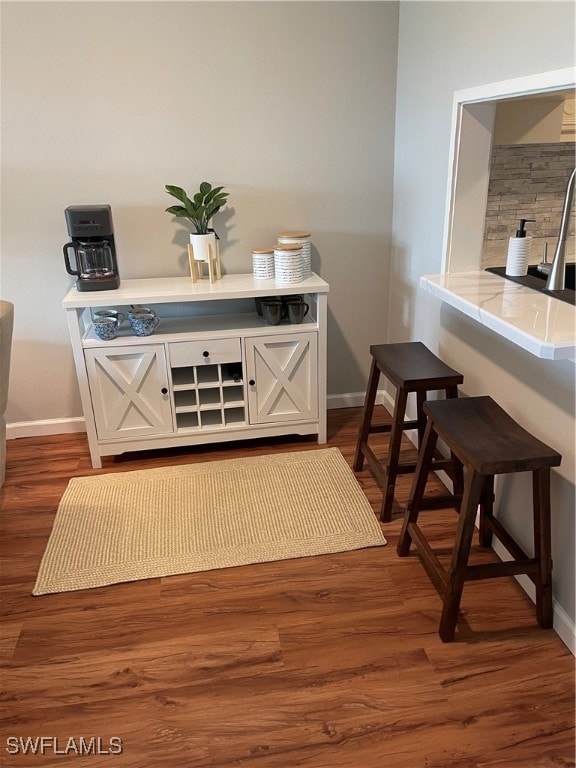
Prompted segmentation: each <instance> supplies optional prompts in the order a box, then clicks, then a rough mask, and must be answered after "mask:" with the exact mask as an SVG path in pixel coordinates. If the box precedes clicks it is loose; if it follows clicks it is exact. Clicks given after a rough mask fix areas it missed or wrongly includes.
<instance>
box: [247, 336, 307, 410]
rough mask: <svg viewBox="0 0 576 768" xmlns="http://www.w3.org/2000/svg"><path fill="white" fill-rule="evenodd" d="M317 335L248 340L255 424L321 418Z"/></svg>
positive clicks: (250, 398)
mask: <svg viewBox="0 0 576 768" xmlns="http://www.w3.org/2000/svg"><path fill="white" fill-rule="evenodd" d="M316 350H317V334H316V333H295V334H286V335H283V336H256V337H254V338H247V339H246V374H247V375H246V378H247V379H248V406H249V414H250V423H251V424H264V423H271V422H284V421H298V420H299V419H315V418H317V417H318V383H317V360H318V356H317V351H316Z"/></svg>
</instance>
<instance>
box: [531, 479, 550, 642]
mask: <svg viewBox="0 0 576 768" xmlns="http://www.w3.org/2000/svg"><path fill="white" fill-rule="evenodd" d="M532 492H533V500H534V556H535V557H536V558H538V560H539V563H540V569H539V572H538V574H537V577H536V618H537V620H538V624H540V626H541V627H543V628H544V629H548V628H550V627H551V626H552V624H553V619H554V613H553V605H552V547H551V534H550V468H549V467H546V468H544V469H536V470H534V471H533V472H532Z"/></svg>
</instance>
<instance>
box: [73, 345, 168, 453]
mask: <svg viewBox="0 0 576 768" xmlns="http://www.w3.org/2000/svg"><path fill="white" fill-rule="evenodd" d="M84 354H85V358H86V368H87V371H88V382H89V384H90V392H91V396H92V405H93V408H94V417H95V421H96V430H97V432H98V438H99V439H100V440H112V439H117V438H119V437H120V438H121V437H133V436H137V435H159V434H166V433H170V432H173V423H172V407H171V404H170V395H169V385H168V367H167V364H166V356H165V352H164V345H163V344H158V345H152V344H151V345H142V346H134V347H129V346H124V347H111V348H109V349H90V350H85V352H84Z"/></svg>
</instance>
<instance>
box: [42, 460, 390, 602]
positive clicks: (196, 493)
mask: <svg viewBox="0 0 576 768" xmlns="http://www.w3.org/2000/svg"><path fill="white" fill-rule="evenodd" d="M383 544H386V540H385V539H384V536H383V535H382V532H381V530H380V526H379V524H378V522H377V520H376V517H375V515H374V513H373V511H372V508H371V507H370V504H369V503H368V500H367V499H366V497H365V496H364V494H363V492H362V490H361V488H360V486H359V485H358V483H357V481H356V478H355V477H354V474H353V472H352V471H351V469H350V468H349V466H348V464H347V463H346V461H345V459H344V457H343V456H342V454H341V453H340V451H339V450H338V449H337V448H327V449H321V450H312V451H298V452H292V453H283V454H275V455H271V456H259V457H249V458H240V459H230V460H227V461H211V462H205V463H202V464H188V465H185V466H178V467H164V468H159V469H147V470H137V471H135V472H121V473H115V474H106V475H96V476H94V477H79V478H74V479H72V480H71V481H70V483H69V485H68V488H67V489H66V491H65V493H64V496H63V497H62V500H61V502H60V505H59V507H58V512H57V514H56V518H55V521H54V526H53V529H52V533H51V535H50V539H49V541H48V545H47V547H46V551H45V553H44V556H43V558H42V562H41V565H40V571H39V573H38V578H37V580H36V585H35V586H34V590H33V592H32V594H34V595H42V594H47V593H52V592H68V591H73V590H77V589H88V588H91V587H101V586H105V585H107V584H117V583H119V582H126V581H137V580H138V579H149V578H154V577H158V576H168V575H173V574H178V573H190V572H193V571H208V570H212V569H215V568H229V567H231V566H236V565H246V564H248V563H260V562H269V561H272V560H285V559H289V558H294V557H310V556H311V555H322V554H327V553H329V552H344V551H346V550H351V549H361V548H363V547H374V546H382V545H383Z"/></svg>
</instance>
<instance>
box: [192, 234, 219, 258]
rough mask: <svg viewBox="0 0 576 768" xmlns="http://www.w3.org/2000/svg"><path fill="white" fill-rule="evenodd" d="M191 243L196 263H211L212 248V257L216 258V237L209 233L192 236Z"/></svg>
mask: <svg viewBox="0 0 576 768" xmlns="http://www.w3.org/2000/svg"><path fill="white" fill-rule="evenodd" d="M190 243H191V245H192V248H193V250H194V261H210V249H209V248H208V246H210V248H211V249H212V257H213V258H215V256H216V235H215V234H214V232H208V234H206V235H190Z"/></svg>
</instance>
